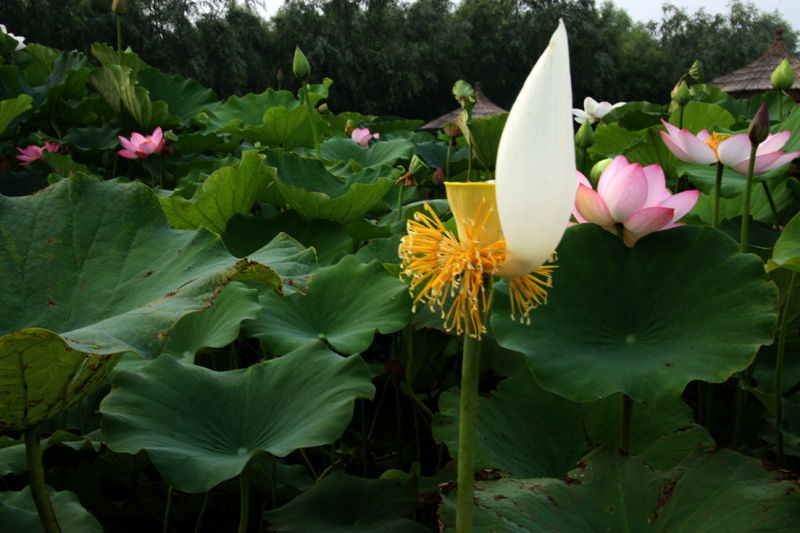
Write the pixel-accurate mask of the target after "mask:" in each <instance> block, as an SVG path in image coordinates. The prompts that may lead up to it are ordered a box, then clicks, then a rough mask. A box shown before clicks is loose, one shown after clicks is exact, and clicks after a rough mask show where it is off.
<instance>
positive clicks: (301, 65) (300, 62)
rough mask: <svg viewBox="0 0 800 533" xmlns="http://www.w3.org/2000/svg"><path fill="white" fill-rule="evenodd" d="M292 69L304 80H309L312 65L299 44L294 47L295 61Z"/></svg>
mask: <svg viewBox="0 0 800 533" xmlns="http://www.w3.org/2000/svg"><path fill="white" fill-rule="evenodd" d="M292 71H293V72H294V75H295V76H296V77H297V78H298V79H299V80H300V81H303V82H304V81H305V80H307V79H308V75H309V74H311V65H309V64H308V59H306V56H305V54H303V51H302V50H300V47H299V46H298V47H296V48H295V49H294V62H293V63H292Z"/></svg>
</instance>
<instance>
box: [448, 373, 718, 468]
mask: <svg viewBox="0 0 800 533" xmlns="http://www.w3.org/2000/svg"><path fill="white" fill-rule="evenodd" d="M459 399H460V396H459V395H458V394H454V393H443V394H442V395H441V396H440V398H439V412H438V413H437V414H436V415H435V417H434V421H433V434H434V437H435V438H436V440H437V441H438V442H444V443H445V444H447V447H448V449H449V450H450V453H451V455H453V456H454V457H455V456H457V454H458V424H459V412H460V410H459ZM619 412H620V396H619V395H618V394H615V395H611V396H609V397H608V398H605V399H603V400H598V401H596V402H589V403H575V402H571V401H569V400H567V399H565V398H562V397H561V396H558V395H556V394H553V393H550V392H547V391H545V390H543V389H542V388H541V387H539V385H537V384H536V382H535V381H534V379H533V376H531V373H530V372H529V371H528V370H527V369H526V368H523V369H521V371H519V372H517V373H516V374H515V375H514V376H512V377H510V378H508V379H506V380H504V381H503V382H501V383H500V385H499V386H498V388H497V390H496V391H494V392H492V393H491V394H490V395H489V396H488V397H486V398H484V397H482V398H480V399H479V400H478V437H477V448H476V459H475V469H476V471H477V470H480V469H484V468H489V469H500V470H502V471H503V472H504V473H506V474H508V475H510V476H511V477H513V478H515V479H523V478H533V477H558V478H560V477H561V476H563V475H564V474H566V473H567V472H568V471H569V470H571V469H572V468H573V467H574V466H575V463H577V462H578V461H579V460H580V459H581V458H582V457H583V456H585V455H586V454H587V453H589V452H590V451H592V449H593V448H594V447H595V446H598V445H601V444H604V443H606V442H618V441H619V433H620V428H619V416H620V415H619ZM698 444H700V445H702V446H704V447H710V446H713V445H714V440H713V439H712V438H711V437H710V435H709V434H708V432H707V431H706V430H705V429H703V428H702V427H700V426H698V425H696V424H694V423H693V422H692V411H691V409H690V408H689V406H687V405H686V404H685V403H683V401H680V400H679V401H677V402H675V403H672V404H670V405H668V406H664V407H650V406H645V405H644V404H641V403H636V404H635V406H634V412H633V423H632V433H631V444H630V453H631V454H632V455H637V456H639V457H641V458H642V459H644V460H645V461H646V462H647V464H648V465H649V466H651V467H652V468H656V469H667V468H671V467H673V466H675V465H676V464H678V462H679V461H680V460H682V459H683V458H684V457H686V456H687V455H688V454H689V453H690V452H691V451H692V449H693V448H694V447H695V446H697V445H698Z"/></svg>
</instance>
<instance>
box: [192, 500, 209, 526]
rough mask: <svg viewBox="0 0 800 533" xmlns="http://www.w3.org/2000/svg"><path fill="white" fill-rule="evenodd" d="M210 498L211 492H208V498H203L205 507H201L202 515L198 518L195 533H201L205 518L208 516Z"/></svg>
mask: <svg viewBox="0 0 800 533" xmlns="http://www.w3.org/2000/svg"><path fill="white" fill-rule="evenodd" d="M209 496H211V491H206V496H205V498H203V505H202V506H201V507H200V514H199V515H198V516H197V524H195V526H194V533H200V526H201V525H202V524H203V517H204V516H205V515H206V508H207V507H208V498H209Z"/></svg>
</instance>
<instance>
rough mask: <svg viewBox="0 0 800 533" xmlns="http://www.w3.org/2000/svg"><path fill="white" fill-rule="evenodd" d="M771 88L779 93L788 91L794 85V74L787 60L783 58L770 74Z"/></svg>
mask: <svg viewBox="0 0 800 533" xmlns="http://www.w3.org/2000/svg"><path fill="white" fill-rule="evenodd" d="M770 81H772V86H773V87H775V89H777V90H779V91H788V90H789V89H791V87H792V85H794V72H793V71H792V67H791V65H789V60H788V59H786V58H784V60H783V61H782V62H781V64H780V65H778V68H776V69H775V71H774V72H773V73H772V78H770Z"/></svg>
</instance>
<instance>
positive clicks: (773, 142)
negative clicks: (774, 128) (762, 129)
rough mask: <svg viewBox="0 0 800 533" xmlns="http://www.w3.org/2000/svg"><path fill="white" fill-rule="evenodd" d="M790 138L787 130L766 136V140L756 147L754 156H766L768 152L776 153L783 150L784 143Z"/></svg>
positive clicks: (790, 133)
mask: <svg viewBox="0 0 800 533" xmlns="http://www.w3.org/2000/svg"><path fill="white" fill-rule="evenodd" d="M791 136H792V132H791V131H789V130H784V131H782V132H780V133H776V134H775V135H769V136H767V139H766V140H765V141H764V142H763V143H761V144H759V145H758V150H757V151H756V155H761V154H766V153H769V152H776V151H778V150H780V149H781V148H783V145H784V144H786V141H788V140H789V137H791Z"/></svg>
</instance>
